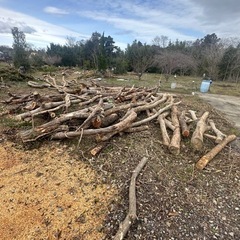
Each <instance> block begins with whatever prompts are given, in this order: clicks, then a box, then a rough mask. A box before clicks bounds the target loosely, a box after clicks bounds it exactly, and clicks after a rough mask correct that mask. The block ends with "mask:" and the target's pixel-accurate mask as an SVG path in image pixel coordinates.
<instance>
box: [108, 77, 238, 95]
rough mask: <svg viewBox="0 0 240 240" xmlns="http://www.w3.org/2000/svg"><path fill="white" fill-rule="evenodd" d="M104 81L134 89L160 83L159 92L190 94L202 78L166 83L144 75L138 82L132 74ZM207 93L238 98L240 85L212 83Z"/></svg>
mask: <svg viewBox="0 0 240 240" xmlns="http://www.w3.org/2000/svg"><path fill="white" fill-rule="evenodd" d="M104 81H105V83H106V84H109V85H114V86H132V85H134V86H135V87H157V86H159V83H160V81H161V83H160V89H161V91H167V92H176V93H182V94H192V92H199V91H200V86H201V83H202V78H201V77H196V76H177V78H176V79H174V77H173V76H172V77H170V79H169V80H168V81H166V80H165V78H164V76H163V75H161V74H151V73H146V74H144V75H143V76H142V79H141V80H140V81H139V80H138V77H137V76H136V75H132V74H125V75H119V76H116V77H115V78H106V79H104ZM173 83H176V87H175V88H172V87H171V85H172V84H173ZM209 93H213V94H224V95H231V96H240V84H236V83H229V82H227V83H226V82H215V81H214V82H213V84H212V86H211V88H210V90H209Z"/></svg>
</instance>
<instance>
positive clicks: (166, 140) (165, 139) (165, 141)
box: [158, 114, 170, 146]
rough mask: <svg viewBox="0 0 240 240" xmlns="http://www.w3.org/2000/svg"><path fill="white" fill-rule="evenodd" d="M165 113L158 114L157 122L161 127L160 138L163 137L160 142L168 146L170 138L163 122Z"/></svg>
mask: <svg viewBox="0 0 240 240" xmlns="http://www.w3.org/2000/svg"><path fill="white" fill-rule="evenodd" d="M165 115H166V114H160V115H159V116H158V122H159V125H160V129H161V133H162V139H163V141H162V143H163V145H165V146H169V144H170V138H169V136H168V132H167V128H166V124H165V121H164V118H165Z"/></svg>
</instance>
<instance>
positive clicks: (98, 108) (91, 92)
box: [4, 75, 235, 161]
mask: <svg viewBox="0 0 240 240" xmlns="http://www.w3.org/2000/svg"><path fill="white" fill-rule="evenodd" d="M28 85H29V86H31V87H34V88H50V89H55V90H56V91H55V92H56V93H54V94H40V93H38V92H37V91H35V92H33V93H31V94H25V95H15V94H9V95H10V98H9V99H7V100H5V101H4V102H5V103H6V104H8V105H15V110H16V111H12V113H14V112H17V111H18V112H19V111H20V113H18V114H16V113H14V118H15V119H17V120H21V121H30V122H31V125H32V127H31V128H30V129H27V130H24V131H22V132H20V134H19V135H20V138H21V139H22V141H23V142H31V141H36V140H37V139H40V138H46V137H48V138H50V139H68V138H79V142H80V141H84V137H86V136H92V137H94V138H95V141H96V142H97V143H98V144H97V146H96V147H94V148H93V149H92V150H91V154H92V155H96V154H98V153H99V152H100V151H101V150H102V148H103V147H104V146H105V144H106V141H108V140H110V139H111V138H112V137H113V136H115V135H117V134H124V133H132V132H136V131H146V130H148V128H149V122H153V123H156V124H157V125H158V126H159V127H160V130H161V131H159V132H161V139H162V144H163V145H165V146H167V147H168V149H169V151H170V152H171V153H172V154H175V155H177V154H179V153H180V150H181V149H180V148H181V139H182V138H190V136H191V139H190V140H189V141H190V142H191V145H192V148H193V149H194V150H201V149H202V147H203V143H204V138H205V137H208V138H211V139H214V141H215V142H216V143H217V144H221V143H222V142H223V141H224V140H225V142H226V144H227V143H228V142H229V141H232V140H234V139H235V137H233V136H232V137H231V138H228V137H227V136H226V135H225V134H224V133H222V132H221V131H220V130H219V129H217V128H216V126H215V124H214V122H213V121H212V120H211V119H209V112H205V113H204V114H203V115H202V116H200V117H197V116H196V112H195V111H193V110H191V109H185V110H184V111H180V110H179V108H178V107H179V106H181V101H178V100H177V96H175V95H173V94H168V93H161V92H159V89H158V88H152V89H146V88H136V87H134V86H133V87H131V88H129V87H105V86H100V85H98V84H97V83H96V82H94V81H91V82H85V83H83V82H82V83H79V82H76V81H65V79H64V75H63V77H62V82H61V84H59V83H57V82H56V80H55V78H53V77H50V76H45V78H44V81H43V82H40V83H39V82H33V81H29V82H28ZM189 125H193V126H194V129H195V130H194V131H193V133H190V130H189V129H190V128H189ZM191 129H192V128H191ZM209 133H210V134H209ZM213 134H214V135H213ZM226 139H227V140H226ZM226 144H223V145H222V147H224V146H225V145H226ZM221 149H222V148H218V149H217V150H216V151H215V152H214V154H213V155H214V156H215V155H216V154H217V153H218V152H219V151H221ZM208 161H209V159H208Z"/></svg>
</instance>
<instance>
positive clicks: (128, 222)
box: [114, 157, 148, 240]
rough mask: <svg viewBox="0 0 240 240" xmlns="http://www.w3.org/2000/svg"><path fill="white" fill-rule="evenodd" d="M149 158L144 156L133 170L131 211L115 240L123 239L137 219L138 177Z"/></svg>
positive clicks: (130, 198) (130, 188)
mask: <svg viewBox="0 0 240 240" xmlns="http://www.w3.org/2000/svg"><path fill="white" fill-rule="evenodd" d="M147 161H148V159H147V158H146V157H143V158H142V160H141V161H140V163H139V164H138V165H137V167H136V168H135V170H134V171H133V174H132V177H131V182H130V186H129V211H128V214H127V216H126V218H125V219H124V221H123V222H122V223H120V225H119V229H118V231H117V233H116V235H115V236H114V240H122V239H123V238H124V237H125V235H126V234H127V232H128V230H129V228H130V226H131V224H132V223H133V222H134V221H135V220H136V219H137V203H136V178H137V176H138V175H139V173H140V172H141V170H142V168H143V167H144V166H145V164H146V163H147Z"/></svg>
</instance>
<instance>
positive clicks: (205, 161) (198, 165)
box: [196, 135, 237, 170]
mask: <svg viewBox="0 0 240 240" xmlns="http://www.w3.org/2000/svg"><path fill="white" fill-rule="evenodd" d="M236 138H237V137H236V136H235V135H229V136H227V137H226V138H225V139H224V140H222V141H221V142H220V143H219V144H218V145H217V146H215V147H214V148H213V149H212V150H211V151H210V152H208V153H207V154H205V155H204V156H203V157H202V158H201V159H200V160H199V161H198V162H197V163H196V168H197V169H199V170H202V169H204V168H205V167H206V165H207V164H208V163H209V162H210V161H211V160H212V159H213V158H214V157H215V156H216V155H217V154H218V153H219V152H220V151H221V150H222V149H223V148H224V147H225V146H226V145H227V144H228V143H230V142H232V141H233V140H235V139H236Z"/></svg>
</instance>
